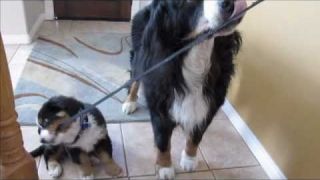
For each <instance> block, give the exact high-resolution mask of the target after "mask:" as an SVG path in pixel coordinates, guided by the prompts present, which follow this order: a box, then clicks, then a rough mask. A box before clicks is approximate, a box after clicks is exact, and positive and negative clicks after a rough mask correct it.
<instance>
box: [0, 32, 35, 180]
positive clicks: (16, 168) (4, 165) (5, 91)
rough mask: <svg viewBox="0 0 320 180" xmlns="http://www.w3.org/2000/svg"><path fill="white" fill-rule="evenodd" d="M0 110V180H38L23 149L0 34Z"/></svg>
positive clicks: (33, 165)
mask: <svg viewBox="0 0 320 180" xmlns="http://www.w3.org/2000/svg"><path fill="white" fill-rule="evenodd" d="M0 110H1V111H0V179H38V173H37V167H36V163H35V160H34V159H33V158H32V157H31V156H30V155H29V154H28V153H27V152H26V150H25V149H24V147H23V141H22V134H21V130H20V126H19V124H18V122H17V113H16V112H15V105H14V98H13V91H12V85H11V79H10V74H9V68H8V63H7V59H6V55H5V51H4V47H3V43H2V38H1V34H0Z"/></svg>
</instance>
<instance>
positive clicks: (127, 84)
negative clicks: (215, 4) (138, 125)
mask: <svg viewBox="0 0 320 180" xmlns="http://www.w3.org/2000/svg"><path fill="white" fill-rule="evenodd" d="M263 1H265V0H257V1H255V2H254V3H252V4H251V5H250V6H248V7H247V8H246V9H244V10H243V11H241V12H240V13H239V14H238V15H236V16H234V17H232V18H230V19H229V20H228V21H226V22H225V23H223V24H222V25H221V26H219V27H217V28H215V29H210V30H208V31H206V32H204V33H202V34H200V35H198V36H197V37H196V38H195V39H194V40H193V41H191V42H190V43H189V44H187V45H186V46H184V47H183V48H181V49H180V50H178V51H176V52H174V53H173V54H171V55H170V56H168V57H167V58H165V59H164V60H163V61H161V62H160V63H158V64H156V65H154V66H153V67H151V68H149V69H148V70H146V71H145V72H143V73H141V74H140V75H138V76H136V77H134V78H132V79H130V80H128V81H127V82H125V83H124V84H123V85H122V86H120V87H119V88H117V89H116V90H114V91H112V92H110V93H109V94H108V95H106V96H104V97H103V98H101V99H100V100H98V101H96V102H95V103H94V104H93V105H92V106H91V107H89V108H86V109H84V110H82V111H80V112H79V113H78V114H76V115H74V116H72V117H71V118H69V119H67V120H65V122H63V123H62V124H61V127H62V128H65V127H67V126H69V125H70V124H71V123H72V122H73V121H76V120H77V119H78V118H79V117H81V116H83V115H84V114H87V113H89V112H90V111H92V110H93V109H94V108H95V107H96V106H98V105H99V104H101V103H102V102H104V101H106V100H107V99H109V98H111V97H112V96H114V95H115V94H117V93H118V92H120V91H121V90H122V89H124V88H127V87H130V85H131V84H132V83H133V82H135V81H139V80H140V79H142V78H143V77H145V76H147V75H149V74H150V73H152V72H154V71H155V70H156V69H158V68H160V67H161V66H163V65H165V64H167V63H169V62H171V61H173V60H174V58H175V57H177V56H179V55H181V54H182V53H184V52H186V51H187V50H189V49H191V48H192V47H194V46H196V45H198V44H200V43H202V42H203V41H205V40H207V39H210V38H211V37H212V36H214V34H216V33H217V32H219V31H220V30H222V29H223V28H225V27H227V26H228V25H230V24H231V23H233V22H235V21H237V20H238V19H240V18H242V17H243V15H244V14H245V13H246V12H247V11H249V10H251V9H252V8H254V7H256V6H257V5H258V4H260V3H262V2H263Z"/></svg>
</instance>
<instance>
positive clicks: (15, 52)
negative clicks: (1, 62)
mask: <svg viewBox="0 0 320 180" xmlns="http://www.w3.org/2000/svg"><path fill="white" fill-rule="evenodd" d="M20 46H21V44H18V47H17V49H16V50H15V51H14V53H13V55H12V56H11V58H10V59H9V60H8V65H9V64H10V62H11V61H12V59H13V58H14V56H15V55H16V54H17V52H18V50H19V48H20Z"/></svg>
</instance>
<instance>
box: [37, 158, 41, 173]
mask: <svg viewBox="0 0 320 180" xmlns="http://www.w3.org/2000/svg"><path fill="white" fill-rule="evenodd" d="M41 160H42V155H41V156H40V158H39V161H38V165H37V171H38V170H39V167H40V163H41Z"/></svg>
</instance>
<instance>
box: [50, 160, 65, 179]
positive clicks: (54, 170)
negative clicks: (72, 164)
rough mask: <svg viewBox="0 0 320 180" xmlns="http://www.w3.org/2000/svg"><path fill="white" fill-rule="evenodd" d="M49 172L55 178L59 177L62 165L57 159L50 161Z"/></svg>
mask: <svg viewBox="0 0 320 180" xmlns="http://www.w3.org/2000/svg"><path fill="white" fill-rule="evenodd" d="M48 174H49V175H50V176H51V177H53V178H58V177H60V176H61V174H62V166H61V165H60V164H59V163H58V162H55V161H51V162H48Z"/></svg>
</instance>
